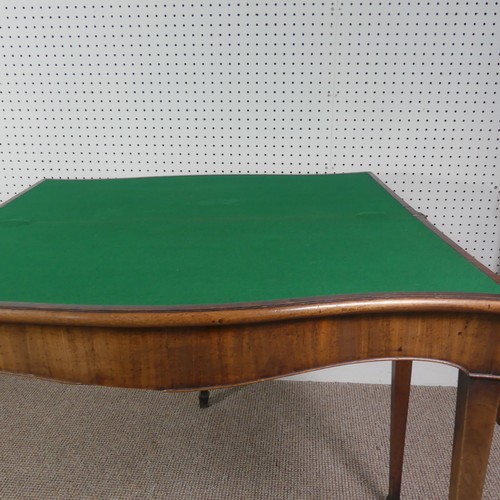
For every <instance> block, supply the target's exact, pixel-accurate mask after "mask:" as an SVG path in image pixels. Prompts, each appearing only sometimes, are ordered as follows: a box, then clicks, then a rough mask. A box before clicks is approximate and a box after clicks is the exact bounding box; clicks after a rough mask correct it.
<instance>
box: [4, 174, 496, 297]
mask: <svg viewBox="0 0 500 500" xmlns="http://www.w3.org/2000/svg"><path fill="white" fill-rule="evenodd" d="M0 256H1V258H0V301H2V302H36V303H53V304H88V305H160V306H175V305H189V304H221V303H234V302H248V301H250V302H253V301H265V300H276V299H289V298H303V297H312V296H325V295H331V294H362V293H372V292H483V293H494V294H498V293H500V286H499V285H497V284H496V283H495V282H494V281H493V280H492V279H491V278H489V277H488V276H487V275H486V274H484V273H483V272H481V271H480V270H478V269H477V268H476V267H475V266H474V265H472V264H471V263H469V262H468V261H467V260H466V259H464V258H463V257H462V256H461V255H460V254H458V253H457V252H456V251H455V250H454V249H452V248H451V247H450V246H449V245H447V244H446V243H444V242H443V241H442V240H441V239H440V238H439V237H438V236H436V235H435V234H433V233H432V232H431V231H430V230H429V229H428V228H426V227H425V226H424V225H423V224H421V223H420V222H419V221H418V219H417V218H415V217H414V216H413V215H411V214H410V213H409V212H408V211H407V210H406V209H405V208H404V207H402V206H401V205H400V204H399V203H398V202H397V201H396V200H395V199H394V198H393V197H392V196H390V194H388V193H387V192H386V191H385V190H384V189H383V188H382V187H381V186H379V185H378V184H377V183H376V181H374V180H373V179H372V178H371V177H370V176H369V175H368V174H341V175H321V176H318V175H313V176H196V177H163V178H142V179H115V180H74V181H59V180H47V181H44V182H43V183H42V184H40V185H38V186H36V187H35V188H33V189H32V190H30V191H28V192H27V193H25V194H24V195H22V196H20V197H19V198H17V199H15V200H13V201H11V202H10V203H8V204H7V205H5V206H4V207H2V208H0Z"/></svg>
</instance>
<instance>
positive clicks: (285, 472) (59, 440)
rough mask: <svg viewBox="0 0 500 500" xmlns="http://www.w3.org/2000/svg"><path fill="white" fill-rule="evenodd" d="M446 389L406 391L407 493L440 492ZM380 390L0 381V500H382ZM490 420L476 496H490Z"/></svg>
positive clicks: (385, 390) (448, 416) (497, 494)
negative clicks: (191, 389) (201, 394)
mask: <svg viewBox="0 0 500 500" xmlns="http://www.w3.org/2000/svg"><path fill="white" fill-rule="evenodd" d="M454 404H455V390H454V389H451V388H436V387H434V388H429V387H427V388H423V387H415V388H414V389H413V392H412V399H411V408H410V416H409V424H408V425H409V429H408V438H407V455H406V462H405V471H404V478H403V483H404V484H403V496H402V498H404V499H419V500H420V499H445V498H447V489H448V475H449V467H450V457H451V442H452V435H453V418H454V411H455V408H454ZM388 429H389V387H388V386H376V385H360V384H339V383H322V382H287V381H276V382H266V383H261V384H255V385H251V386H247V387H243V388H232V389H225V390H220V391H216V392H213V393H212V394H211V407H210V408H208V409H205V410H200V409H199V408H198V406H197V394H196V393H181V394H169V393H159V392H153V391H140V390H126V389H109V388H103V387H86V386H72V385H63V384H57V383H53V382H47V381H43V380H33V379H29V378H23V377H15V376H9V375H1V376H0V498H1V499H42V500H45V499H51V500H52V499H64V500H66V499H127V500H128V499H172V500H177V499H179V500H185V499H189V500H197V499H200V500H201V499H206V500H212V499H213V500H235V499H252V500H253V499H262V500H267V499H286V500H289V499H300V500H307V499H340V500H343V499H346V500H356V499H363V500H364V499H380V500H382V499H383V498H384V497H385V495H386V494H387V476H388V444H389V440H388V432H389V430H388ZM499 465H500V432H499V428H498V426H497V429H496V431H495V438H494V444H493V448H492V453H491V457H490V467H489V471H488V476H487V484H486V491H485V495H484V498H485V499H487V500H498V499H500V477H499V474H498V472H499Z"/></svg>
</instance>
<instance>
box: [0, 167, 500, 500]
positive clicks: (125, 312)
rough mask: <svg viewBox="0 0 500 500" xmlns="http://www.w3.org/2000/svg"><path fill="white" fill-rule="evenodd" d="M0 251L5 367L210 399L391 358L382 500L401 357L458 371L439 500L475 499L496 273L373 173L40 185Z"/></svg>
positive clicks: (488, 412)
mask: <svg viewBox="0 0 500 500" xmlns="http://www.w3.org/2000/svg"><path fill="white" fill-rule="evenodd" d="M0 257H1V258H0V370H1V371H3V372H7V373H17V374H27V375H31V376H35V377H42V378H48V379H53V380H56V381H64V382H70V383H78V384H96V385H105V386H113V387H125V388H145V389H157V390H197V391H201V392H200V398H201V399H200V401H201V402H202V403H203V404H204V405H206V397H207V395H208V392H207V391H209V390H211V389H215V388H220V387H227V386H234V385H242V384H248V383H252V382H257V381H261V380H268V379H272V378H276V377H281V376H286V375H291V374H296V373H301V372H305V371H308V370H314V369H319V368H325V367H331V366H334V365H340V364H346V363H358V362H365V361H374V360H391V361H392V362H393V380H392V398H391V429H390V438H391V447H390V449H391V451H390V457H389V462H390V477H389V496H388V498H390V499H396V498H399V496H400V488H401V471H402V464H403V451H404V441H405V430H406V417H407V410H408V397H409V393H410V382H411V367H412V361H413V360H427V361H435V362H440V363H447V364H449V365H452V366H455V367H457V368H459V381H458V384H459V385H458V395H457V410H456V420H455V433H454V443H453V456H452V467H451V478H450V494H449V495H450V496H449V497H450V498H451V499H462V500H474V499H480V498H481V496H482V489H483V483H484V478H485V474H486V470H487V465H488V457H489V450H490V445H491V440H492V435H493V430H494V426H495V422H496V420H497V419H498V413H497V412H498V408H499V398H500V284H499V280H498V277H497V276H496V275H495V274H493V273H492V272H490V271H488V269H487V268H486V267H484V266H482V265H481V264H480V263H479V262H477V261H475V260H474V259H473V258H472V257H471V256H470V255H468V254H467V253H466V252H464V251H463V250H462V249H460V248H459V247H458V246H457V245H456V244H454V243H453V242H452V241H450V240H449V239H448V238H446V237H445V236H444V235H443V234H441V233H440V232H439V231H438V230H437V229H435V228H434V227H433V226H432V225H431V224H430V223H429V222H428V221H427V219H426V217H425V216H424V215H422V214H419V213H417V212H416V211H414V210H412V209H411V208H410V207H409V206H408V205H406V204H405V203H404V202H403V201H402V200H401V199H399V198H398V197H397V196H396V195H395V194H394V193H392V192H391V191H390V190H389V189H388V188H386V187H385V186H384V185H383V183H382V182H381V181H379V180H378V179H377V178H376V177H375V176H374V175H373V174H370V173H355V174H328V175H234V176H225V175H223V176H217V175H215V176H211V175H208V176H180V177H153V178H132V179H109V180H44V181H42V182H40V183H38V184H37V185H35V186H34V187H32V188H31V189H29V190H28V191H26V192H24V193H22V194H21V195H19V196H17V197H15V198H13V199H12V200H10V201H8V202H7V203H5V204H4V205H3V206H2V207H1V208H0ZM334 466H335V464H332V467H334Z"/></svg>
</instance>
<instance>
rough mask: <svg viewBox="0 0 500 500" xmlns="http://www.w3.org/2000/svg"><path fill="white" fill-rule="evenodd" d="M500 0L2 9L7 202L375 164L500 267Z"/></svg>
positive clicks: (0, 130) (2, 156) (2, 167)
mask: <svg viewBox="0 0 500 500" xmlns="http://www.w3.org/2000/svg"><path fill="white" fill-rule="evenodd" d="M497 11H498V2H468V1H449V2H430V1H429V2H421V1H410V2H386V1H380V2H363V1H357V2H341V1H340V0H336V1H330V2H309V1H307V2H291V1H280V2H265V1H255V2H239V1H225V2H192V3H190V2H177V1H176V2H164V3H154V2H151V3H150V2H144V3H143V2H140V3H139V2H136V3H129V2H126V3H123V2H120V1H117V0H112V1H106V2H91V3H89V2H84V1H82V0H76V1H71V2H70V1H69V0H64V1H63V0H56V1H49V0H43V1H39V2H31V1H27V0H19V1H14V0H3V1H1V2H0V50H1V52H0V110H1V115H0V176H1V177H0V178H1V181H2V182H1V185H0V198H1V199H2V200H5V199H7V198H9V197H10V196H12V195H14V194H16V193H17V192H19V191H21V190H22V189H24V188H25V187H27V186H28V185H30V184H32V183H33V182H35V181H36V180H38V179H40V178H42V177H56V178H76V177H124V176H147V175H163V174H179V173H183V174H206V173H234V174H237V173H316V172H317V173H323V172H342V171H359V170H372V171H374V172H375V173H377V174H378V175H380V176H381V177H382V179H383V180H385V181H386V182H387V183H388V184H389V185H390V186H391V187H393V188H394V189H395V190H396V192H397V193H398V194H400V195H401V196H402V197H403V198H404V199H406V200H407V201H408V202H409V203H410V204H412V205H413V206H414V207H415V208H417V209H419V210H421V211H422V212H424V213H425V214H427V215H428V216H429V218H430V220H431V221H433V222H435V223H436V224H437V225H438V226H439V227H440V228H441V229H443V230H444V231H445V232H446V233H447V234H449V235H450V236H451V237H452V238H453V239H454V240H455V241H457V242H458V243H459V244H461V245H462V246H464V247H465V248H466V249H468V250H469V251H470V252H471V253H473V254H474V255H475V256H476V257H478V258H479V259H480V260H481V261H483V262H484V263H485V264H487V265H489V266H490V267H491V268H493V269H494V268H495V267H496V268H497V270H498V267H499V266H500V251H499V246H500V245H499V241H498V238H499V234H498V228H497V226H498V215H499V211H500V201H499V195H498V193H499V191H498V185H499V183H500V179H499V174H498V166H496V163H497V162H498V140H499V139H498V137H499V135H498V129H499V127H498V125H499V122H500V110H499V105H498V102H497V88H498V60H499V28H498V26H497V17H498V16H497Z"/></svg>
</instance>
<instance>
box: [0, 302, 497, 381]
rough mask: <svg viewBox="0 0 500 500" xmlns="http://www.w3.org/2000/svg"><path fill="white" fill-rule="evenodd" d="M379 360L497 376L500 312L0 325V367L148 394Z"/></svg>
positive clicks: (5, 369)
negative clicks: (152, 324)
mask: <svg viewBox="0 0 500 500" xmlns="http://www.w3.org/2000/svg"><path fill="white" fill-rule="evenodd" d="M382 359H423V360H430V361H438V362H444V363H449V364H452V365H455V366H457V367H459V368H461V369H463V370H464V371H466V372H468V373H469V374H470V375H471V376H476V377H491V378H499V379H500V315H498V314H487V313H484V314H483V313H456V312H453V313H443V312H424V313H422V312H415V313H408V312H406V313H394V314H390V313H383V314H353V315H341V316H339V315H335V316H330V317H315V318H301V319H296V318H295V319H290V320H286V319H285V320H282V321H272V322H267V323H246V324H231V325H212V326H203V327H201V326H198V327H196V326H193V327H187V326H186V327H160V328H141V327H134V328H126V327H120V328H112V327H109V328H108V327H92V326H74V325H72V326H63V325H39V324H19V323H0V370H1V371H4V372H10V373H19V374H27V375H33V376H37V377H43V378H49V379H55V380H60V381H65V382H71V383H82V384H96V385H106V386H113V387H129V388H145V389H158V390H189V389H200V388H207V389H209V388H215V387H224V386H231V385H238V384H245V383H250V382H255V381H259V380H265V379H271V378H275V377H281V376H285V375H291V374H296V373H300V372H304V371H308V370H314V369H319V368H325V367H329V366H334V365H339V364H345V363H355V362H362V361H370V360H382Z"/></svg>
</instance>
